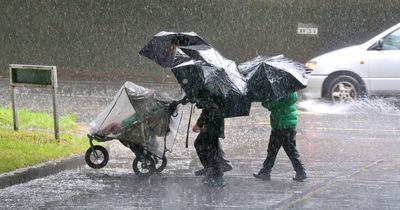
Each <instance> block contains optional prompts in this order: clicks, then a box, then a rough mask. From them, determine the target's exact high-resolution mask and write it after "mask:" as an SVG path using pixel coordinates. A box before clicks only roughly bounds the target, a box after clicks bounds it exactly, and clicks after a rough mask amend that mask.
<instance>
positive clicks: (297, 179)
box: [293, 172, 307, 182]
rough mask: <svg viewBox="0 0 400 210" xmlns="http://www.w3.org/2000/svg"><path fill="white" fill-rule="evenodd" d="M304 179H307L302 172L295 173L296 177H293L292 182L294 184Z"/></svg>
mask: <svg viewBox="0 0 400 210" xmlns="http://www.w3.org/2000/svg"><path fill="white" fill-rule="evenodd" d="M305 179H307V174H306V172H302V173H296V176H295V177H293V180H294V181H296V182H302V181H304V180H305Z"/></svg>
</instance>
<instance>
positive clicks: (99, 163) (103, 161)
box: [85, 145, 108, 169]
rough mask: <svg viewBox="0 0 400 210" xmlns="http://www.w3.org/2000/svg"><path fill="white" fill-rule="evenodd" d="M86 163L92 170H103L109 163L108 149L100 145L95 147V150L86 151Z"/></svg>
mask: <svg viewBox="0 0 400 210" xmlns="http://www.w3.org/2000/svg"><path fill="white" fill-rule="evenodd" d="M85 161H86V163H87V164H88V166H90V167H91V168H95V169H99V168H103V167H104V166H105V165H107V163H108V152H107V150H106V148H104V147H102V146H100V145H94V146H93V150H92V148H89V149H87V150H86V155H85Z"/></svg>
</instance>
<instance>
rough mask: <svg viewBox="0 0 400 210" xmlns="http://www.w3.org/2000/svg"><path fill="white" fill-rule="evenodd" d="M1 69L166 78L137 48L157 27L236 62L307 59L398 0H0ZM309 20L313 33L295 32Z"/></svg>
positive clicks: (385, 13)
mask: <svg viewBox="0 0 400 210" xmlns="http://www.w3.org/2000/svg"><path fill="white" fill-rule="evenodd" d="M0 2H1V3H0V14H1V19H0V29H1V30H0V76H1V77H8V64H10V63H24V64H45V65H56V66H57V68H58V74H59V79H83V80H86V79H93V80H98V79H112V80H132V81H138V80H145V81H170V79H171V74H170V72H169V71H168V70H162V69H161V68H160V67H159V66H158V65H156V64H153V63H152V62H151V61H150V60H147V59H146V58H143V57H141V56H139V54H138V51H139V50H140V49H141V47H143V46H144V45H145V44H146V43H147V41H148V40H150V39H151V37H152V36H153V35H154V34H156V33H157V32H159V31H161V30H166V31H195V32H197V33H198V34H200V35H201V36H202V37H203V38H205V39H206V40H208V42H209V43H211V44H212V45H213V46H214V47H216V48H217V49H219V51H220V52H221V53H222V54H223V55H225V56H226V57H228V58H230V59H233V60H235V61H236V62H237V63H240V62H243V61H246V60H248V59H251V58H253V57H255V56H257V55H270V56H272V55H276V54H285V55H287V56H288V57H290V58H292V59H295V60H298V61H300V62H305V61H307V60H308V59H310V58H312V57H314V56H317V55H319V54H321V53H324V52H327V51H330V50H333V49H337V48H341V47H344V46H348V45H352V44H359V43H362V42H364V41H366V40H367V39H369V38H370V37H372V36H374V35H375V34H378V33H379V32H381V31H382V30H384V29H386V28H388V27H390V26H392V25H394V24H395V23H398V22H400V13H399V12H398V11H400V0H324V1H323V0H118V1H117V0H0ZM298 23H313V24H316V26H317V27H318V35H317V36H306V35H298V34H297V33H296V32H297V26H298Z"/></svg>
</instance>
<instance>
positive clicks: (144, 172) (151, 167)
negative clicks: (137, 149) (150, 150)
mask: <svg viewBox="0 0 400 210" xmlns="http://www.w3.org/2000/svg"><path fill="white" fill-rule="evenodd" d="M132 168H133V171H134V172H135V174H136V175H138V176H140V177H149V176H151V175H152V174H153V173H154V171H155V170H156V164H155V162H154V159H153V158H152V157H151V156H150V155H144V156H143V157H142V158H139V157H136V158H135V159H134V160H133V163H132Z"/></svg>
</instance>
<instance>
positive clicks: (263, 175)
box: [253, 168, 271, 181]
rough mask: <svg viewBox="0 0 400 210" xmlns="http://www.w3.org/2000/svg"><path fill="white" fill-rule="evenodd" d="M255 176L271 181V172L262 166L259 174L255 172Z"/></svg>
mask: <svg viewBox="0 0 400 210" xmlns="http://www.w3.org/2000/svg"><path fill="white" fill-rule="evenodd" d="M253 176H254V177H255V178H257V179H261V180H265V181H269V180H271V172H270V171H268V170H266V169H264V168H262V169H261V170H260V171H259V172H258V173H257V174H253Z"/></svg>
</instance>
